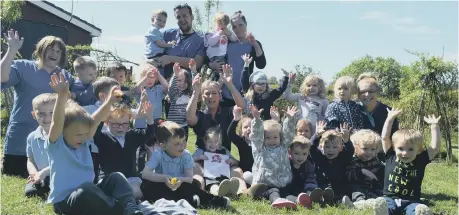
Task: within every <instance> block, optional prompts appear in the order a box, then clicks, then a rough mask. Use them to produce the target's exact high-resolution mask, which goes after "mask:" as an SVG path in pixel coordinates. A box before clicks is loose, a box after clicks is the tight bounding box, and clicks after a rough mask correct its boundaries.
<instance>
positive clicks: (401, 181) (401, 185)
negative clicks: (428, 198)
mask: <svg viewBox="0 0 459 215" xmlns="http://www.w3.org/2000/svg"><path fill="white" fill-rule="evenodd" d="M429 163H430V159H429V154H428V153H427V150H424V151H422V152H421V153H420V154H418V155H417V156H416V158H415V159H414V160H413V161H412V162H411V163H403V162H399V161H397V156H396V155H395V151H394V149H393V148H390V149H389V150H388V151H387V153H386V168H385V174H384V195H385V196H388V197H392V198H399V199H404V200H417V201H419V199H420V197H421V185H422V179H423V178H424V171H425V169H426V166H427V164H429Z"/></svg>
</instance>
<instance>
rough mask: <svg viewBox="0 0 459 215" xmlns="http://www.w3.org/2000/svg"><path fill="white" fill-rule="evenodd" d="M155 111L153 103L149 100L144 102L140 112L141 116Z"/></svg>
mask: <svg viewBox="0 0 459 215" xmlns="http://www.w3.org/2000/svg"><path fill="white" fill-rule="evenodd" d="M152 112H153V105H152V104H151V103H150V102H149V101H147V102H145V103H142V106H141V107H140V112H139V116H148V115H149V114H151V113H152Z"/></svg>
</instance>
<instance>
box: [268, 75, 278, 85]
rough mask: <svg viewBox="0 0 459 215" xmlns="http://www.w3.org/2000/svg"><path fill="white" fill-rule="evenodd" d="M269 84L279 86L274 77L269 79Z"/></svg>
mask: <svg viewBox="0 0 459 215" xmlns="http://www.w3.org/2000/svg"><path fill="white" fill-rule="evenodd" d="M268 84H269V85H278V84H279V83H278V82H277V78H276V77H274V76H272V77H270V78H269V79H268Z"/></svg>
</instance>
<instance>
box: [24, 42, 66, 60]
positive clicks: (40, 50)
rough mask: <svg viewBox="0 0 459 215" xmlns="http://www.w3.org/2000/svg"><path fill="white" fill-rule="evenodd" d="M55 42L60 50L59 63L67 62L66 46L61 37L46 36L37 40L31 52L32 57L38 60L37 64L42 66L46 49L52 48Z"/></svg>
mask: <svg viewBox="0 0 459 215" xmlns="http://www.w3.org/2000/svg"><path fill="white" fill-rule="evenodd" d="M56 44H57V45H58V46H59V49H60V50H61V61H60V62H59V65H60V66H64V65H65V62H67V48H66V47H65V43H64V41H62V39H61V38H59V37H55V36H46V37H43V38H42V39H41V40H40V41H38V43H37V45H36V46H35V51H34V52H33V54H32V57H33V59H35V60H36V61H38V63H39V66H43V60H44V58H45V52H46V50H48V49H50V48H53V47H54V45H56Z"/></svg>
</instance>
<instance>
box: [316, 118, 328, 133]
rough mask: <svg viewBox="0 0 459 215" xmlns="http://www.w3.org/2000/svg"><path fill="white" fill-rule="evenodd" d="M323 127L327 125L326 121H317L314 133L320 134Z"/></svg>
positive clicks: (322, 131)
mask: <svg viewBox="0 0 459 215" xmlns="http://www.w3.org/2000/svg"><path fill="white" fill-rule="evenodd" d="M325 127H327V123H326V122H325V121H317V122H316V134H317V135H319V136H321V135H322V134H323V133H324V132H325Z"/></svg>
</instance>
